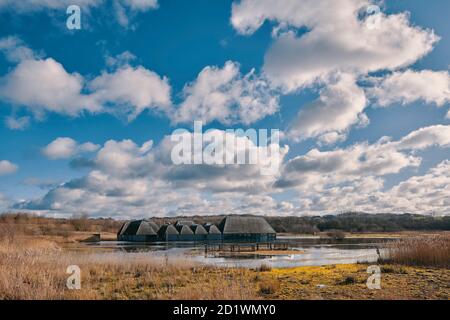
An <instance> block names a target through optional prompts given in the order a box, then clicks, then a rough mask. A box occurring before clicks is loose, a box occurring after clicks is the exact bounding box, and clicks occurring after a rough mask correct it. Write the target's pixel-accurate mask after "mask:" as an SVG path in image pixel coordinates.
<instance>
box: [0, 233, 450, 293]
mask: <svg viewBox="0 0 450 320" xmlns="http://www.w3.org/2000/svg"><path fill="white" fill-rule="evenodd" d="M73 264H75V265H78V266H79V267H80V268H81V285H82V289H81V290H68V289H67V288H66V286H65V283H66V279H67V277H68V274H66V273H65V271H66V268H67V266H69V265H73ZM381 269H382V283H381V286H382V289H381V290H368V289H367V287H366V281H367V278H368V276H369V275H368V274H367V272H366V270H367V266H366V265H357V264H353V265H333V266H324V267H298V268H290V269H271V268H270V267H267V266H266V267H262V268H259V269H258V270H248V269H224V268H214V267H204V266H199V265H186V262H185V261H183V260H178V259H166V258H164V257H162V258H155V257H154V256H151V255H149V254H144V253H126V256H125V254H121V253H114V252H101V253H98V252H97V251H96V253H95V254H93V253H92V252H91V251H89V250H87V251H71V250H68V249H63V248H61V246H60V245H58V244H57V243H55V242H53V241H49V240H42V239H38V240H37V239H33V238H29V237H28V238H16V239H15V241H14V242H11V241H8V240H5V239H3V240H1V241H0V299H245V300H249V299H449V297H450V288H449V284H450V270H449V269H448V268H425V267H411V266H399V265H382V266H381Z"/></svg>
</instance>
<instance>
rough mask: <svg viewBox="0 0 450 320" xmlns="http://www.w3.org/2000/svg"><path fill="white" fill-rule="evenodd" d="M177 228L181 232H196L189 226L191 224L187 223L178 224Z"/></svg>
mask: <svg viewBox="0 0 450 320" xmlns="http://www.w3.org/2000/svg"><path fill="white" fill-rule="evenodd" d="M177 230H178V232H179V233H180V234H194V232H192V230H191V228H189V226H186V225H178V226H177Z"/></svg>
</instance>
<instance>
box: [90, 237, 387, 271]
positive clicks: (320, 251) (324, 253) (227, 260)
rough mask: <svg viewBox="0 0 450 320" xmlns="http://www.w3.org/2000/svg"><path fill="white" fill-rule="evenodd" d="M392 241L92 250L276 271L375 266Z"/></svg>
mask: <svg viewBox="0 0 450 320" xmlns="http://www.w3.org/2000/svg"><path fill="white" fill-rule="evenodd" d="M389 240H392V239H388V238H348V239H344V240H332V239H320V238H313V237H310V238H305V237H295V236H292V237H287V236H286V237H282V236H280V237H278V239H277V240H276V242H284V243H286V242H287V243H289V251H290V252H289V254H265V255H260V254H253V253H231V252H227V253H219V252H208V253H205V246H204V244H202V243H192V242H164V243H133V242H119V241H102V242H100V243H95V244H89V247H91V248H99V249H108V250H113V251H114V252H120V253H121V254H122V255H123V254H125V255H126V253H130V258H132V256H133V255H132V254H131V253H140V254H141V255H142V254H149V255H152V256H154V257H155V258H158V259H161V258H163V259H166V260H171V259H177V260H179V259H180V258H182V259H185V260H186V261H187V262H193V263H200V264H205V265H212V266H220V267H244V268H257V267H259V266H261V265H262V264H265V265H270V266H271V267H273V268H288V267H298V266H320V265H330V264H347V263H357V262H367V263H374V262H376V261H377V259H378V254H377V248H379V247H381V246H382V245H383V243H385V242H386V241H389Z"/></svg>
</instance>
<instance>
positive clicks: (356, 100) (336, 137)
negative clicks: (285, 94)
mask: <svg viewBox="0 0 450 320" xmlns="http://www.w3.org/2000/svg"><path fill="white" fill-rule="evenodd" d="M365 107H366V97H365V94H364V91H363V90H362V89H361V88H359V87H358V86H357V85H356V83H355V79H354V78H353V77H352V76H350V75H342V76H340V79H339V80H338V81H336V83H333V84H329V85H328V86H327V87H325V88H324V89H322V90H321V92H320V97H319V98H318V99H317V100H316V101H314V102H312V103H310V104H307V105H306V106H304V107H302V108H301V109H300V111H299V112H298V114H297V117H296V118H295V119H294V120H293V121H292V122H291V124H290V125H289V128H288V132H287V136H288V137H290V138H292V139H294V140H304V139H307V138H316V137H318V138H319V141H320V142H321V143H323V144H333V143H335V142H337V141H342V140H345V137H346V133H347V132H348V130H349V129H350V127H352V126H354V125H364V124H365V123H366V121H367V117H366V115H365V114H364V113H363V111H364V108H365Z"/></svg>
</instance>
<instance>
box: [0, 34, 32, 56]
mask: <svg viewBox="0 0 450 320" xmlns="http://www.w3.org/2000/svg"><path fill="white" fill-rule="evenodd" d="M0 51H1V52H3V53H4V55H5V57H6V59H7V60H8V61H11V62H20V61H22V60H30V59H35V58H37V56H38V55H37V54H36V53H35V52H33V50H31V49H30V48H28V47H27V46H26V45H25V43H24V42H23V41H22V40H21V39H20V38H18V37H15V36H9V37H5V38H1V39H0Z"/></svg>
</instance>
